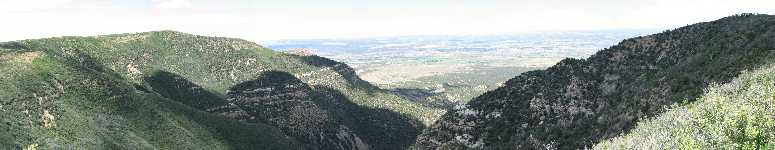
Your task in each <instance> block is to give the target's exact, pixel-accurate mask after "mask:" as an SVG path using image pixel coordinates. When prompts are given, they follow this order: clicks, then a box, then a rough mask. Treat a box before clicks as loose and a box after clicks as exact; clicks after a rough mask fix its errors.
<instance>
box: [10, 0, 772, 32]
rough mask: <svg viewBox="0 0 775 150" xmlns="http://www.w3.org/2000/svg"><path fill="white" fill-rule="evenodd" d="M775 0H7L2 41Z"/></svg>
mask: <svg viewBox="0 0 775 150" xmlns="http://www.w3.org/2000/svg"><path fill="white" fill-rule="evenodd" d="M745 12H750V13H766V14H775V0H422V1H420V0H379V1H378V0H325V1H324V0H271V1H270V0H0V20H2V21H0V41H10V40H20V39H29V38H43V37H52V36H65V35H78V36H88V35H102V34H113V33H126V32H144V31H153V30H177V31H182V32H188V33H193V34H200V35H210V36H227V37H237V38H244V39H248V40H253V41H263V40H276V39H299V38H348V37H369V36H394V35H438V34H497V33H520V32H541V31H574V30H601V29H655V28H656V29H669V28H675V27H680V26H683V25H687V24H691V23H695V22H700V21H711V20H715V19H718V18H721V17H725V16H729V15H733V14H739V13H745Z"/></svg>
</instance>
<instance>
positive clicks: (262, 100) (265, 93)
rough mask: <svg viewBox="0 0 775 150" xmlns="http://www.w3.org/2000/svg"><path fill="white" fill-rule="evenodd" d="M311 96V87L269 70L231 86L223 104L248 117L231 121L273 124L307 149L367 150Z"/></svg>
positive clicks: (361, 141)
mask: <svg viewBox="0 0 775 150" xmlns="http://www.w3.org/2000/svg"><path fill="white" fill-rule="evenodd" d="M311 94H313V90H312V88H310V87H309V86H308V85H307V84H305V83H304V82H302V81H301V80H299V79H297V78H295V77H294V76H293V75H291V74H288V73H284V72H275V71H269V72H265V73H263V74H262V75H261V76H260V77H259V79H257V80H253V81H248V82H244V83H241V84H238V85H236V86H234V87H232V88H231V89H230V90H229V91H228V92H227V95H226V101H228V102H229V105H231V106H237V107H239V108H240V109H242V110H245V111H246V112H247V114H248V116H249V117H247V118H245V117H240V116H234V117H235V118H234V119H239V120H243V121H246V122H263V123H267V124H271V125H274V126H276V127H278V128H280V129H281V130H283V132H285V133H286V134H288V135H290V136H293V137H295V138H297V139H298V140H300V141H301V142H303V143H306V144H308V147H309V148H312V149H370V147H369V145H368V144H366V143H364V142H363V140H362V139H361V138H360V137H358V135H356V134H355V133H354V132H353V131H352V130H351V129H350V128H349V127H347V126H346V125H344V124H342V123H341V122H340V120H339V119H338V118H337V117H336V116H334V115H333V114H330V113H329V110H326V109H324V108H321V107H320V106H318V105H317V104H316V103H315V101H314V100H313V97H312V96H311ZM227 116H231V115H227Z"/></svg>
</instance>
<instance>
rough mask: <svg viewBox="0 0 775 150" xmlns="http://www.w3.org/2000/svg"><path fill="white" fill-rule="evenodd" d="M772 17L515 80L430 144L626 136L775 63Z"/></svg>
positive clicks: (698, 30)
mask: <svg viewBox="0 0 775 150" xmlns="http://www.w3.org/2000/svg"><path fill="white" fill-rule="evenodd" d="M773 50H775V16H771V15H756V14H742V15H736V16H730V17H725V18H722V19H720V20H716V21H711V22H703V23H697V24H694V25H689V26H686V27H681V28H677V29H674V30H670V31H665V32H663V33H659V34H654V35H648V36H643V37H636V38H631V39H626V40H624V41H622V42H620V43H619V44H617V45H614V46H611V47H610V48H607V49H603V50H601V51H599V52H597V53H596V54H594V55H592V56H590V57H589V58H587V59H565V60H562V61H560V62H559V63H558V64H556V65H554V66H552V67H549V68H548V69H546V70H539V71H530V72H526V73H523V74H521V75H520V76H517V77H515V78H513V79H511V80H509V81H507V82H506V83H505V85H504V86H503V87H501V88H498V89H496V90H493V91H490V92H487V93H485V94H483V95H481V96H479V97H476V98H474V99H473V100H471V102H469V103H468V104H466V105H462V106H459V107H457V108H456V110H454V111H451V112H449V113H446V114H445V115H444V116H442V118H441V119H440V120H439V121H438V122H436V124H434V125H432V126H431V127H430V128H429V129H427V130H425V131H424V132H423V134H422V135H420V137H418V140H417V145H418V147H420V148H423V149H433V148H442V149H446V148H451V149H456V148H482V149H510V148H517V149H546V148H548V149H580V148H585V147H589V146H593V145H594V144H595V143H597V142H598V141H601V140H605V139H608V138H613V137H615V136H618V135H620V134H621V133H623V132H627V131H629V130H630V129H631V128H632V127H633V126H634V125H635V122H636V121H637V120H638V119H639V118H644V117H651V116H654V115H657V114H659V113H660V112H663V111H664V107H666V106H670V105H673V104H675V103H677V102H682V101H688V102H692V101H694V100H696V99H697V98H698V97H699V96H700V95H701V94H702V93H703V89H705V88H706V87H708V86H709V85H710V84H711V83H726V82H729V81H730V80H731V79H733V78H735V77H737V76H738V75H739V73H740V72H741V71H743V70H750V69H754V68H756V67H759V66H761V65H763V64H766V63H767V62H768V61H771V60H772V59H773V58H775V51H773Z"/></svg>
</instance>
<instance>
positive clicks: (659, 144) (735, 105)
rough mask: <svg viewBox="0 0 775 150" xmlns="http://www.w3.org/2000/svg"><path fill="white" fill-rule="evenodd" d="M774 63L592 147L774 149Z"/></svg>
mask: <svg viewBox="0 0 775 150" xmlns="http://www.w3.org/2000/svg"><path fill="white" fill-rule="evenodd" d="M773 108H775V66H772V65H770V67H767V68H763V69H760V70H758V71H753V72H749V73H743V74H742V75H741V76H740V77H738V78H737V79H735V80H733V81H732V82H730V83H727V84H723V85H715V86H711V87H710V88H709V89H708V90H706V92H705V94H704V95H702V96H701V97H700V98H699V99H698V100H697V101H695V102H692V103H689V104H686V105H684V106H674V107H673V108H671V109H670V111H667V112H665V113H663V114H660V115H659V116H657V117H654V118H651V119H646V120H644V121H642V122H639V123H638V125H637V126H636V127H635V128H634V129H632V130H631V131H630V133H628V134H625V135H623V136H619V137H616V138H613V139H610V140H605V141H603V142H602V143H600V144H598V145H596V146H595V149H773V148H775V118H773V116H775V110H773Z"/></svg>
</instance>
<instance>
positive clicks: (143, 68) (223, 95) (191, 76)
mask: <svg viewBox="0 0 775 150" xmlns="http://www.w3.org/2000/svg"><path fill="white" fill-rule="evenodd" d="M0 55H2V57H0V58H3V59H0V61H1V62H2V64H4V65H2V66H0V68H3V69H2V70H3V71H2V72H0V77H2V78H0V79H2V80H3V84H1V85H2V87H3V88H6V89H18V90H6V91H3V92H0V97H2V99H0V100H2V103H0V104H2V105H0V107H2V108H13V109H12V111H3V113H2V115H3V117H0V120H1V121H2V122H6V123H8V124H4V125H6V126H3V128H5V129H6V130H4V131H7V132H10V133H11V134H10V135H12V136H11V138H13V139H14V140H10V141H11V143H3V144H7V145H3V146H4V147H5V146H11V147H17V148H19V147H31V146H33V145H34V146H37V147H41V148H62V146H63V145H64V146H67V145H73V144H75V145H78V144H83V145H85V146H88V147H93V148H98V149H99V148H129V149H133V148H140V149H155V148H159V149H199V148H203V149H256V148H261V149H331V148H334V147H327V146H343V147H349V146H354V148H358V149H364V148H367V149H368V148H370V149H397V148H403V147H408V145H410V144H411V143H412V141H413V138H414V137H415V136H416V134H419V131H420V130H421V129H422V128H423V127H424V126H425V124H429V122H432V121H433V119H435V117H434V116H437V115H440V114H441V113H442V112H443V111H444V110H440V109H434V108H426V107H425V106H421V105H419V104H416V103H413V102H411V101H406V100H404V99H402V98H400V97H398V96H396V95H393V94H391V93H389V92H388V91H384V90H380V89H378V88H375V87H374V86H371V85H370V84H368V83H367V82H365V81H362V80H360V79H359V78H358V77H357V76H355V74H354V72H353V71H352V69H351V68H350V69H348V68H349V67H348V66H347V65H345V64H342V63H339V62H336V61H333V60H329V59H326V58H322V57H317V56H297V55H291V54H285V53H280V52H275V51H272V50H270V49H267V48H264V47H262V46H260V45H258V44H256V43H253V42H249V41H246V40H241V39H234V38H220V37H207V36H198V35H193V34H186V33H182V32H177V31H169V30H166V31H154V32H141V33H127V34H113V35H100V36H91V37H76V36H65V37H55V38H44V39H33V40H19V41H11V42H3V43H0ZM17 60H19V61H17ZM48 60H52V61H48ZM20 61H21V62H29V63H27V64H28V65H24V64H21V63H19V62H20ZM52 65H53V66H60V67H47V66H52ZM20 66H21V68H19V67H20ZM28 66H39V67H33V68H34V69H32V70H30V69H26V68H30V67H28ZM62 66H70V67H62ZM11 68H16V69H11ZM63 68H70V69H65V70H62V69H63ZM271 71H278V72H283V73H287V74H290V75H291V76H290V77H291V78H297V79H298V80H299V81H302V82H304V83H306V84H308V85H309V87H310V88H311V89H313V90H312V91H308V92H309V93H310V94H315V93H317V92H318V91H320V92H325V91H327V92H329V93H326V94H332V93H340V94H338V95H333V96H325V97H323V98H315V100H316V101H318V100H328V101H335V102H340V103H341V104H340V105H330V106H323V105H322V104H317V103H311V104H310V105H289V107H291V108H293V107H307V106H309V107H317V108H321V109H320V110H323V111H337V112H329V114H330V115H331V116H332V117H331V119H332V120H331V123H333V124H334V125H333V126H330V127H331V128H330V129H331V130H328V129H325V130H315V131H312V130H309V131H306V130H298V129H303V128H297V127H300V126H294V125H295V124H286V123H281V122H275V121H268V120H266V119H267V118H266V117H264V118H263V119H262V118H261V117H260V115H257V114H255V113H253V111H249V108H251V106H249V105H246V104H249V103H245V104H243V103H234V102H230V101H227V96H229V93H230V92H229V91H230V89H232V88H234V86H235V85H238V84H240V83H244V82H250V81H253V80H260V79H261V78H263V77H262V74H263V73H265V72H271ZM75 73H78V74H80V75H77V76H76V75H73V74H75ZM20 74H38V75H39V76H41V77H35V76H20ZM92 74H94V75H92ZM38 75H36V76H38ZM69 75H73V76H69ZM52 76H53V77H55V79H56V80H54V79H51V77H52ZM60 78H65V79H68V80H61V79H60ZM94 78H96V79H100V80H97V81H100V82H99V83H115V85H118V86H106V85H105V84H91V81H95V79H94ZM11 81H13V82H11ZM60 81H61V82H60ZM33 83H35V84H38V83H39V84H44V83H45V84H44V85H51V86H50V87H53V88H44V87H49V86H27V85H30V84H33ZM54 83H61V85H64V87H63V89H64V91H65V93H68V94H73V95H80V97H81V98H80V99H66V98H61V97H57V98H50V99H51V100H52V103H50V104H48V103H47V104H45V105H43V103H41V105H29V103H31V102H34V101H36V100H35V97H40V95H42V94H41V93H51V92H56V91H58V89H60V88H58V87H60V86H55V85H60V84H54ZM85 83H89V84H85ZM119 83H121V84H119ZM77 85H83V86H77ZM87 85H92V86H87ZM110 85H113V84H110ZM115 88H118V89H124V90H114V89H115ZM83 89H95V90H92V92H89V90H83ZM296 90H300V89H296ZM94 91H109V92H94ZM292 92H293V91H292ZM100 93H109V94H107V95H105V94H100ZM110 93H113V94H110ZM132 93H138V94H132ZM28 95H29V96H28ZM326 98H330V100H329V99H326ZM101 99H112V100H114V101H115V102H113V103H101V102H102V100H101ZM305 101H306V100H305ZM87 102H88V103H89V105H83V104H85V103H87ZM309 102H313V101H309ZM135 103H136V104H135ZM73 107H94V108H99V109H86V108H73ZM283 107H284V106H283ZM52 108H56V109H52ZM108 108H110V109H108ZM118 108H121V109H140V110H147V111H118V110H116V109H118ZM27 110H30V111H27ZM33 110H34V111H33ZM31 112H35V114H38V115H23V114H25V113H27V114H30V113H31ZM68 112H77V113H74V114H73V113H68ZM180 112H186V113H180ZM104 113H110V114H113V115H112V118H111V119H109V121H108V122H115V125H117V126H118V127H120V128H114V127H112V126H108V127H105V126H83V125H78V126H74V125H73V124H76V122H72V121H75V120H61V119H58V118H62V117H65V118H73V117H75V118H78V119H76V120H80V121H81V122H95V121H98V120H100V118H99V117H95V116H99V115H100V114H104ZM434 114H436V115H434ZM192 115H193V116H192ZM290 115H291V116H289V117H290V118H288V117H285V118H286V119H292V118H293V116H296V115H301V116H303V115H304V113H303V112H297V113H292V114H290ZM52 116H53V117H52ZM133 116H147V117H140V118H137V117H133ZM344 116H348V117H344ZM273 117H275V116H273ZM277 117H280V118H283V117H282V116H277ZM52 118H53V119H52ZM128 118H131V119H133V120H134V122H129V123H127V122H125V121H120V120H126V119H128ZM348 119H349V120H348ZM23 120H29V122H28V124H23V123H22V122H19V121H23ZM52 120H53V121H52ZM102 120H104V119H102ZM162 120H167V121H166V122H165V121H162ZM215 120H219V121H215ZM232 120H233V121H232ZM304 121H307V120H304ZM153 122H157V124H155V125H149V124H145V123H153ZM9 124H10V125H9ZM57 124H60V125H57ZM64 124H67V125H64ZM159 126H164V127H169V128H171V129H163V130H165V131H167V132H160V133H158V134H157V133H153V132H152V131H154V130H157V128H158V127H159ZM76 127H77V128H76ZM322 128H328V127H322ZM176 129H185V130H183V131H181V130H176ZM339 129H342V131H344V132H345V133H348V134H350V135H354V136H353V137H358V138H356V139H359V140H354V139H353V140H347V139H346V138H345V139H330V138H335V137H336V135H337V134H336V133H337V132H339V131H340V130H339ZM83 130H93V131H94V132H93V133H94V134H75V133H77V132H80V131H83ZM239 130H245V131H246V132H239ZM251 131H256V132H251ZM257 131H262V132H263V133H261V132H257ZM298 132H308V133H305V134H295V133H298ZM165 133H166V134H165ZM187 133H199V134H195V135H192V134H187ZM95 134H99V135H108V136H107V137H113V138H122V137H127V135H135V136H131V137H127V138H124V139H121V140H117V141H116V140H113V141H112V142H111V141H106V140H109V139H111V138H104V137H102V136H95ZM251 134H252V135H251ZM306 134H321V135H334V136H327V137H325V138H327V139H323V140H320V141H322V142H324V143H314V142H311V141H318V140H316V139H310V138H313V137H308V136H301V135H306ZM171 136H180V137H189V138H169V137H171ZM22 137H23V138H22ZM62 138H64V139H62ZM79 138H80V139H83V138H89V139H92V140H89V141H91V142H87V143H79V142H75V141H73V140H72V139H79ZM65 139H71V140H65ZM197 139H198V140H204V141H197ZM205 141H210V142H205ZM300 141H303V142H300ZM340 141H342V142H344V144H342V143H339V144H336V143H338V142H340ZM137 142H139V143H146V144H142V145H137V144H130V143H137ZM111 143H112V144H111ZM326 143H332V144H330V145H329V144H326ZM200 144H201V145H200Z"/></svg>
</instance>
